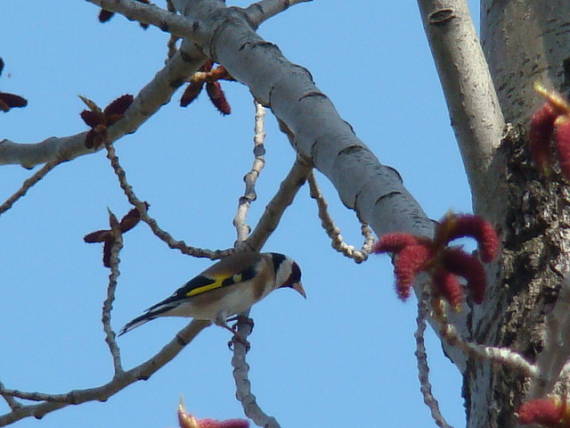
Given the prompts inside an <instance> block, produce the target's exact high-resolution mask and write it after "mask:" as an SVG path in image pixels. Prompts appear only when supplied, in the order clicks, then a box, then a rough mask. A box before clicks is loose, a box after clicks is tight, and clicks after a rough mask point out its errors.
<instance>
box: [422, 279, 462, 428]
mask: <svg viewBox="0 0 570 428" xmlns="http://www.w3.org/2000/svg"><path fill="white" fill-rule="evenodd" d="M429 299H430V295H429V291H427V288H426V289H425V290H424V291H423V292H422V294H421V295H420V296H419V297H418V316H417V318H416V323H417V326H418V327H417V330H416V333H415V334H414V337H415V339H416V352H415V355H416V360H417V363H418V378H419V380H420V390H421V393H422V395H423V397H424V403H425V404H426V406H428V408H429V410H430V412H431V417H432V418H433V420H434V422H435V423H436V425H437V426H438V427H441V428H453V427H452V426H451V425H449V424H448V423H447V421H446V420H445V418H444V417H443V415H442V414H441V410H440V409H439V403H438V401H437V399H436V398H435V397H434V395H433V393H432V391H431V383H430V380H429V365H428V362H427V353H426V347H425V342H424V332H425V330H426V318H427V315H428V302H429Z"/></svg>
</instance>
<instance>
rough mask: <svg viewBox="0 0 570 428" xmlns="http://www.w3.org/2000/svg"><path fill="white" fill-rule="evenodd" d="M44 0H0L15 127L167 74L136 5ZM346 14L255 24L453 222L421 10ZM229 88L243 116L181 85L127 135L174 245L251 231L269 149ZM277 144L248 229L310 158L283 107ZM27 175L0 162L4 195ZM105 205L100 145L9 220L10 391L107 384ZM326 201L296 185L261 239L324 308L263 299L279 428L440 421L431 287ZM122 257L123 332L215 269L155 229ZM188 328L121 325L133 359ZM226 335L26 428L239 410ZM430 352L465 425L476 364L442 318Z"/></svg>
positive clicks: (259, 320) (259, 311)
mask: <svg viewBox="0 0 570 428" xmlns="http://www.w3.org/2000/svg"><path fill="white" fill-rule="evenodd" d="M36 3H37V4H34V6H33V7H28V6H26V4H27V3H25V2H24V3H23V2H21V1H18V0H4V1H3V2H2V6H1V8H0V10H1V11H2V13H1V14H0V22H1V24H2V28H3V30H4V34H7V35H9V36H8V37H4V38H3V40H4V42H3V43H2V49H1V50H0V57H2V58H3V59H4V61H5V63H6V67H5V69H4V72H3V74H2V76H1V77H0V90H2V91H5V92H14V93H17V94H20V95H22V96H25V97H26V98H27V99H28V101H29V105H28V107H27V108H25V109H15V110H13V111H11V112H9V113H8V114H0V130H1V132H0V138H9V139H12V140H14V141H18V142H37V141H41V140H43V139H45V138H47V137H50V136H66V135H72V134H75V133H77V132H81V131H84V130H86V126H85V125H84V123H83V122H82V120H81V119H80V117H79V112H80V111H81V110H82V109H83V108H84V107H83V105H82V102H81V101H80V99H79V98H78V97H77V95H84V96H87V97H89V98H91V99H93V100H94V101H96V102H97V103H99V104H100V105H102V106H104V105H106V104H107V103H108V102H110V101H111V100H113V99H114V98H116V97H118V96H119V95H122V94H124V93H132V94H136V93H137V92H138V91H139V90H140V88H142V86H144V85H145V84H146V83H147V82H148V81H149V80H150V79H151V78H152V76H153V75H154V74H155V73H156V72H157V71H158V70H159V69H160V68H161V66H162V64H163V61H164V58H165V55H166V40H167V38H166V35H165V34H164V33H162V32H161V31H160V30H157V29H155V28H149V29H148V30H147V31H143V30H141V29H140V28H139V26H138V25H136V24H135V23H131V22H129V21H127V20H126V19H124V18H122V17H121V16H115V17H114V18H113V19H112V20H111V21H110V22H109V23H107V24H104V25H103V24H99V23H98V22H97V14H98V9H97V8H96V7H95V6H93V5H92V4H89V3H87V2H76V1H73V2H72V1H69V2H61V5H58V6H53V3H51V2H36ZM159 4H161V3H159ZM228 4H231V5H238V6H243V5H246V4H247V3H246V2H244V1H240V2H228ZM394 4H396V3H394ZM347 5H348V4H347V2H345V1H340V0H329V1H315V2H312V3H307V4H301V5H298V6H295V7H293V8H291V9H289V10H288V11H286V12H285V13H283V14H281V15H278V16H276V17H275V18H273V19H271V20H270V21H269V22H267V23H265V24H263V25H262V27H261V28H260V30H259V32H260V34H261V35H262V36H263V37H264V38H265V39H267V40H269V41H272V42H274V43H276V44H277V45H279V47H280V48H281V50H282V51H283V53H284V54H285V56H286V57H288V58H289V59H290V60H291V61H292V62H295V63H298V64H301V65H303V66H305V67H307V68H308V69H309V70H310V71H311V73H312V75H313V77H314V79H315V81H316V84H317V86H318V87H319V88H320V89H321V90H322V91H323V92H325V93H326V94H327V95H328V96H329V97H330V98H331V99H332V101H333V102H334V103H335V105H336V107H337V109H338V110H339V112H340V113H341V115H342V116H343V118H344V119H345V120H347V121H348V122H350V123H351V125H352V126H353V127H354V129H355V131H356V133H357V135H358V136H359V137H360V138H361V139H362V140H363V141H364V142H365V143H366V144H367V145H369V147H370V148H371V149H372V150H373V151H374V152H375V153H376V155H377V156H378V158H379V159H380V161H381V162H383V163H385V164H387V165H391V166H393V167H395V168H397V169H398V171H399V172H400V173H401V175H402V177H403V178H404V183H405V185H406V187H407V188H408V189H409V190H410V191H411V192H412V194H413V195H414V196H415V197H416V198H417V199H418V200H419V202H420V203H421V204H422V206H423V208H424V210H426V212H427V213H428V215H429V216H430V217H432V218H435V219H438V218H440V217H441V216H442V215H443V214H444V213H445V212H446V211H447V210H448V209H453V210H457V211H463V212H470V211H471V198H470V194H469V189H468V186H467V183H466V178H465V175H464V172H463V166H462V162H461V159H460V157H459V153H458V149H457V148H456V145H455V141H454V137H453V133H452V130H451V127H450V125H449V116H448V112H447V109H446V106H445V103H444V100H443V96H442V92H441V88H440V85H439V80H438V77H437V75H436V72H435V67H434V65H433V61H432V59H431V56H430V52H429V47H428V45H427V42H426V38H425V35H424V33H423V28H422V26H421V22H420V18H419V14H418V10H417V6H416V4H415V3H414V2H398V3H397V5H383V4H382V2H365V3H362V4H359V5H358V6H353V7H347ZM475 15H476V17H478V11H476V12H475ZM224 89H225V90H226V95H227V98H228V99H229V101H230V103H231V105H232V108H233V113H232V115H230V116H229V117H221V116H220V115H219V113H218V112H217V111H216V110H215V109H214V108H213V107H212V105H211V104H210V103H209V101H208V100H207V99H206V97H205V94H203V95H202V96H201V97H200V99H199V100H198V101H197V102H195V103H194V104H193V105H191V106H190V107H189V108H187V109H182V108H180V107H178V99H179V96H180V95H181V93H180V92H179V93H177V94H176V95H175V97H174V102H173V103H171V104H170V105H167V106H165V107H163V108H162V109H161V110H160V112H159V113H158V114H156V115H155V116H154V117H153V118H152V119H150V120H149V121H148V122H147V123H145V124H144V125H143V126H142V127H141V128H140V129H139V131H138V132H137V133H136V134H134V135H130V136H127V137H125V138H123V139H122V140H121V141H120V142H118V143H117V144H116V147H117V151H118V155H119V156H120V158H121V160H122V161H123V164H124V166H125V168H126V170H127V174H128V177H129V180H130V182H131V184H132V185H133V186H134V188H135V190H136V191H137V192H138V194H139V196H140V197H141V198H142V199H144V200H147V201H149V202H150V203H151V210H150V214H151V215H152V216H154V217H155V218H156V219H157V220H158V221H159V223H160V224H161V225H162V226H163V227H164V228H165V229H167V230H168V231H170V232H171V233H172V234H173V235H174V236H175V237H177V238H179V239H184V240H186V242H188V243H190V244H192V245H196V246H202V247H209V248H214V249H215V248H227V247H229V246H231V245H232V244H233V242H234V240H235V231H234V228H233V226H232V219H233V217H234V215H235V209H236V206H237V200H238V198H239V196H240V195H241V194H242V193H243V182H242V177H243V175H244V174H245V172H247V171H248V170H249V168H250V165H251V162H252V159H253V158H252V155H251V150H252V143H251V141H252V129H253V105H252V102H251V97H250V96H249V93H248V91H247V89H246V88H244V87H242V86H240V85H239V84H235V83H234V84H227V83H226V84H224ZM266 149H267V155H266V159H267V165H266V169H265V170H264V171H263V174H262V176H261V178H260V180H259V181H258V185H257V190H258V200H257V201H256V202H255V203H254V205H253V206H252V209H251V211H250V217H249V219H250V222H251V223H252V224H254V221H255V220H256V219H257V218H259V216H260V215H261V213H263V210H264V207H265V203H266V202H267V201H268V200H269V199H270V198H271V197H272V195H273V193H274V192H275V190H276V189H277V187H278V185H279V183H280V181H281V179H282V178H283V177H284V175H285V174H286V173H287V171H288V170H289V168H290V165H291V163H292V161H293V159H294V154H293V151H292V149H291V148H290V146H289V143H288V141H287V140H286V138H285V137H284V136H283V135H282V134H281V133H280V132H279V131H278V129H277V127H276V123H275V120H274V119H273V118H272V117H271V116H270V115H268V120H267V140H266ZM31 173H32V172H30V171H27V170H24V169H23V168H21V167H18V166H2V167H1V168H0V192H1V193H0V197H1V198H2V199H5V198H7V197H8V196H9V195H11V194H12V193H13V192H14V191H15V190H16V189H17V188H18V187H19V186H20V184H21V182H22V181H23V180H24V179H25V178H26V177H28V176H29V175H30V174H31ZM319 178H320V180H319V182H320V184H321V187H322V188H323V190H324V192H325V194H326V195H327V196H328V202H329V204H330V207H331V213H332V215H333V217H334V218H335V220H336V221H337V223H338V224H339V226H340V227H341V228H342V230H343V236H345V237H346V239H347V241H349V243H353V244H354V245H357V246H359V245H360V244H361V238H360V236H359V225H358V223H357V222H356V219H355V216H354V214H353V212H351V211H349V210H347V209H346V208H345V207H344V206H343V205H342V203H340V202H339V200H338V198H337V195H336V192H335V191H334V189H333V188H332V187H331V186H330V185H329V183H328V182H327V181H326V179H325V178H324V177H322V176H320V177H319ZM107 207H109V208H111V209H112V210H113V211H115V212H116V213H117V214H119V215H122V214H124V213H125V212H126V211H128V209H129V205H128V203H127V201H126V199H125V197H124V196H123V195H122V193H121V191H120V189H119V187H118V186H117V183H116V178H115V176H114V175H113V173H112V171H111V168H110V166H109V165H108V162H107V161H106V159H105V156H104V154H103V152H99V153H97V154H94V155H90V156H84V157H82V158H79V159H76V160H74V161H73V162H69V163H67V164H63V165H60V166H59V167H58V168H57V169H56V170H54V171H52V172H51V173H50V174H49V175H48V176H47V177H46V179H45V180H43V181H42V182H40V183H39V184H38V185H36V186H35V187H34V188H33V189H32V190H31V191H30V192H29V194H28V195H27V196H26V197H25V198H24V199H22V200H20V201H18V203H17V204H16V205H15V206H14V207H13V209H12V210H10V211H8V212H7V213H5V214H4V215H2V216H1V217H0V236H1V237H2V239H1V240H0V257H1V260H2V269H1V270H0V283H1V284H2V292H3V298H2V299H1V300H0V325H2V326H3V328H2V329H0V342H1V343H2V356H1V357H0V381H2V382H4V384H5V385H6V387H9V388H18V389H22V390H26V391H41V392H54V393H57V392H65V391H68V390H70V389H79V388H88V387H93V386H98V385H100V384H102V383H105V382H107V381H108V380H109V379H110V377H111V376H112V362H111V359H110V356H109V354H108V351H107V347H106V345H105V342H104V335H103V332H102V327H101V323H100V316H101V304H102V301H103V299H104V296H105V294H106V285H107V275H108V271H107V269H104V268H103V267H102V265H101V248H100V247H99V246H97V245H87V244H84V243H83V241H82V237H83V235H85V234H86V233H88V232H91V231H93V230H96V229H100V228H103V227H105V226H106V224H107V216H106V209H107ZM316 210H317V208H316V206H315V204H314V202H313V201H312V200H311V199H310V198H309V196H308V189H307V188H303V189H301V191H300V193H299V195H298V197H297V199H296V202H295V203H294V205H293V206H292V207H291V208H290V209H289V210H288V211H287V212H286V214H285V216H284V218H283V220H282V224H281V226H280V227H279V229H278V230H277V231H276V232H275V234H274V235H273V236H272V237H271V239H270V240H269V242H268V243H267V245H266V247H265V248H264V250H267V251H277V252H283V253H286V254H288V255H290V256H291V257H293V258H295V259H296V260H297V261H298V262H299V264H300V266H301V268H302V270H303V283H304V285H305V288H306V291H307V294H308V299H307V300H306V301H304V300H303V299H300V298H299V297H298V295H296V294H295V293H292V292H289V291H288V290H279V291H278V292H276V293H274V294H272V295H271V296H270V297H268V298H267V299H266V300H264V301H263V302H261V303H260V304H259V305H257V306H256V307H254V309H253V312H252V315H253V317H254V319H255V322H256V326H255V330H254V333H253V335H252V336H251V337H250V341H251V344H252V350H251V352H250V353H249V362H250V364H251V367H252V371H251V380H252V383H253V391H254V393H255V395H256V396H257V398H258V401H259V403H260V404H261V405H262V407H263V408H264V410H266V411H267V412H268V413H270V414H272V415H274V416H276V417H277V418H278V420H279V421H280V422H281V424H282V426H283V427H304V428H319V427H325V426H326V427H331V428H336V427H339V428H340V427H343V426H354V427H358V426H367V427H412V426H432V425H433V422H432V421H431V418H430V416H429V413H428V410H427V408H426V407H425V406H424V404H423V402H422V398H421V395H420V392H419V384H418V381H417V370H416V362H415V358H414V355H413V353H414V338H413V332H414V329H415V316H416V302H415V298H411V299H410V300H409V301H408V302H406V303H402V302H401V301H399V300H398V299H397V298H396V296H395V293H394V290H393V276H392V267H391V265H390V263H389V258H388V257H385V256H383V257H380V256H373V257H371V258H370V260H369V261H368V262H366V263H364V264H362V265H356V264H355V263H353V262H351V261H350V260H348V259H346V258H344V257H343V256H341V255H340V254H338V253H336V252H334V251H333V250H332V249H331V247H330V242H329V239H328V238H327V236H326V235H325V233H324V231H323V230H322V229H321V228H320V225H319V224H320V221H319V219H318V217H317V216H316ZM121 259H122V264H121V272H122V274H121V277H120V284H119V288H118V291H117V300H116V302H115V305H114V307H115V309H114V312H113V326H114V328H115V329H119V328H120V327H121V326H122V325H123V324H124V323H125V322H127V321H129V320H130V319H132V318H134V317H135V316H137V315H138V314H140V312H141V311H142V310H144V309H145V308H147V307H148V306H150V305H152V304H154V303H156V302H157V301H159V300H160V299H163V298H165V297H167V296H168V295H170V293H171V292H172V291H173V290H174V289H176V288H178V287H179V286H180V285H182V284H183V283H184V282H185V281H186V280H188V279H189V278H190V277H192V276H194V275H195V274H196V273H198V272H199V271H201V270H202V269H204V268H206V267H207V266H208V265H209V264H210V261H208V260H204V259H192V258H189V257H187V256H183V255H181V254H179V253H177V252H175V251H172V250H169V249H168V248H167V247H166V246H165V245H164V244H163V243H162V242H160V241H158V240H157V239H155V238H154V237H153V235H152V234H151V233H150V231H149V230H148V229H147V228H146V227H145V226H144V225H140V226H139V227H137V228H135V229H134V230H133V231H131V232H129V233H128V234H127V235H126V236H125V248H124V250H123V253H122V254H121ZM184 325H186V320H184V319H162V320H156V321H154V322H152V323H149V324H147V325H145V326H144V327H141V328H139V329H137V330H135V331H133V332H131V333H129V334H128V335H125V336H123V337H121V338H120V339H119V344H120V346H121V349H122V353H123V358H124V364H125V366H126V367H127V368H130V367H132V366H133V365H135V364H138V363H140V362H142V361H144V360H146V359H147V358H148V357H149V356H151V355H152V354H153V353H155V352H156V351H157V350H159V349H160V348H161V347H162V346H163V345H164V344H165V343H167V342H168V341H170V340H171V339H172V337H173V336H174V335H175V334H176V332H177V331H178V330H179V329H181V328H182V327H183V326H184ZM228 339H229V338H228V334H227V332H225V331H223V330H222V329H219V328H215V327H212V328H209V329H207V330H206V331H204V332H203V333H202V334H201V335H200V336H199V337H198V338H197V340H196V341H195V342H194V343H192V344H191V345H190V346H188V347H187V348H186V349H185V350H184V351H183V352H182V353H181V354H180V355H179V356H178V357H177V358H176V359H175V360H174V361H173V362H172V363H171V364H169V365H167V366H166V367H164V368H163V369H162V370H160V371H159V372H158V373H157V374H155V375H154V376H153V377H152V378H151V379H150V380H149V381H147V382H139V383H137V384H134V385H132V386H130V387H128V388H127V389H126V390H123V391H122V392H120V393H118V394H117V395H116V396H114V397H113V398H111V399H110V400H109V401H108V402H107V403H87V404H83V405H81V406H77V407H68V408H66V409H63V410H59V411H56V412H53V413H51V414H48V415H47V416H46V417H45V418H44V419H42V420H41V421H37V420H35V419H29V418H28V419H25V420H22V421H20V422H18V423H16V424H15V425H14V426H17V427H18V428H25V427H42V428H56V427H57V428H67V427H70V428H71V427H77V426H79V425H81V426H82V427H84V428H95V427H125V426H136V427H140V428H143V427H144V428H146V427H149V428H150V427H174V426H176V416H175V410H176V406H177V403H178V400H179V398H180V397H181V396H183V397H184V399H185V401H186V404H187V407H188V409H189V410H190V411H192V412H194V413H195V414H196V415H197V416H198V417H213V418H219V419H222V418H230V417H239V416H241V414H242V412H241V408H240V405H239V404H238V403H237V401H236V400H235V398H234V387H233V379H232V368H231V365H230V359H231V356H232V354H231V352H230V351H228V349H227V347H226V342H227V341H228ZM428 347H429V350H430V351H431V353H430V356H431V359H430V364H431V368H432V380H433V384H434V391H435V394H436V396H437V397H438V398H439V399H440V401H441V406H442V410H443V413H444V415H445V416H446V417H447V418H448V421H449V422H450V423H451V424H453V425H454V426H456V427H462V426H464V425H465V422H464V410H463V402H462V398H461V378H460V376H459V373H458V371H457V370H456V369H455V367H454V366H452V365H451V363H449V362H448V361H447V360H446V359H445V357H444V356H443V354H442V352H441V347H440V344H439V342H438V341H437V340H436V339H435V338H434V335H433V334H432V333H431V331H430V332H429V333H428ZM0 406H2V407H3V410H2V412H4V411H6V410H7V408H4V407H5V406H4V404H3V403H2V404H0Z"/></svg>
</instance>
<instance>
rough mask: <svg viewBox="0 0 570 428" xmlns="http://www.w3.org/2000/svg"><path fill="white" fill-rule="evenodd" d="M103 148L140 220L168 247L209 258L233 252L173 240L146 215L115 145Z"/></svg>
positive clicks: (109, 144) (143, 205) (142, 203)
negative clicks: (198, 246) (128, 179)
mask: <svg viewBox="0 0 570 428" xmlns="http://www.w3.org/2000/svg"><path fill="white" fill-rule="evenodd" d="M105 148H106V149H107V159H109V161H110V162H111V167H112V168H113V171H114V172H115V175H116V176H117V179H118V180H119V184H120V186H121V189H123V192H124V193H125V195H126V196H127V199H128V200H129V202H130V203H131V204H132V205H133V206H134V207H136V209H137V210H138V211H139V213H140V216H141V220H142V221H144V222H145V223H146V224H148V225H149V227H150V229H151V230H152V232H153V233H154V234H155V235H156V236H157V237H158V238H159V239H161V240H162V241H163V242H165V243H166V244H167V245H168V246H169V247H170V248H172V249H177V250H179V251H180V252H181V253H183V254H186V255H189V256H193V257H205V258H209V259H219V258H221V257H224V256H227V255H229V254H231V253H232V252H233V250H209V249H206V248H197V247H190V246H188V245H186V243H185V242H184V241H178V240H175V239H174V238H173V237H172V235H170V233H168V232H167V231H165V230H164V229H162V228H161V227H160V226H159V225H158V223H157V222H156V220H155V219H154V218H152V217H150V216H149V215H148V212H147V206H146V204H145V203H144V202H143V201H141V200H140V199H139V198H138V197H137V196H136V194H135V192H134V191H133V188H132V186H131V185H130V184H129V182H128V181H127V174H126V172H125V170H124V169H123V167H122V166H121V164H120V163H119V158H118V156H117V154H116V152H115V147H114V146H113V145H112V144H111V143H106V144H105Z"/></svg>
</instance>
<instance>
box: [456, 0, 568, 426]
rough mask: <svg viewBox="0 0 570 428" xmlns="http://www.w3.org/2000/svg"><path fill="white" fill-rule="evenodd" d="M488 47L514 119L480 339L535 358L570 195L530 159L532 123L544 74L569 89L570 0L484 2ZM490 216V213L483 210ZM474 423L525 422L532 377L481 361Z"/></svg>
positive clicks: (473, 391) (469, 395) (477, 321)
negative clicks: (497, 250)
mask: <svg viewBox="0 0 570 428" xmlns="http://www.w3.org/2000/svg"><path fill="white" fill-rule="evenodd" d="M481 14H482V20H481V21H482V35H483V46H484V51H485V54H486V57H487V60H488V62H489V67H490V69H491V74H492V76H493V80H494V83H495V87H496V88H497V92H498V96H499V102H500V104H501V108H502V110H503V114H504V116H505V119H506V121H508V122H510V123H512V124H513V127H512V128H511V130H510V132H509V133H508V134H507V136H506V137H505V138H504V140H503V142H502V144H501V147H500V148H499V152H498V156H497V159H496V162H495V167H496V168H497V169H498V173H499V174H500V175H499V176H500V177H501V178H500V183H501V185H506V194H505V196H506V197H504V198H500V199H498V200H497V201H496V208H497V209H496V210H495V211H496V212H503V213H504V216H503V224H502V225H501V228H502V242H503V256H502V259H501V261H500V263H499V266H498V269H497V272H500V273H499V274H498V275H497V277H496V282H495V284H494V286H493V287H492V290H491V292H490V293H489V300H488V301H487V302H486V303H485V304H484V305H483V306H482V307H481V308H476V309H475V310H474V312H473V320H472V334H473V339H474V340H475V341H477V342H480V343H486V344H493V345H497V346H505V347H509V348H511V349H513V350H516V351H518V352H520V353H522V354H523V355H524V356H525V357H526V358H528V359H529V360H530V361H532V362H534V361H535V360H536V357H537V355H538V354H539V353H540V352H541V350H542V348H543V337H544V321H545V315H547V314H548V313H549V312H550V311H551V310H552V306H553V304H554V303H555V302H556V299H557V297H558V290H559V287H560V283H561V279H562V276H563V274H564V273H566V272H568V267H569V266H568V265H569V262H568V254H569V252H570V246H569V244H568V242H569V241H568V238H569V237H570V236H569V234H570V232H569V231H570V210H569V207H570V192H569V190H568V185H567V183H565V182H564V180H563V179H562V178H561V176H560V175H559V174H558V173H555V174H554V175H553V176H552V177H550V179H546V178H544V177H540V176H539V175H538V174H537V172H536V169H535V168H534V166H532V165H531V163H530V160H529V152H528V149H527V142H528V138H527V132H526V129H527V122H528V119H529V117H530V115H531V114H532V113H533V111H534V109H535V108H536V107H537V106H538V105H540V104H541V103H542V102H543V100H541V98H540V97H539V96H538V95H536V94H535V93H534V91H533V89H532V86H533V82H534V81H536V80H539V81H541V82H543V83H544V84H545V85H546V86H549V87H551V88H553V89H557V90H564V89H567V88H568V87H569V81H568V79H567V75H568V72H567V71H565V68H567V69H568V68H570V67H569V65H570V59H568V55H569V51H568V46H570V3H568V2H567V1H563V0H556V1H548V2H536V1H530V0H525V1H520V0H519V1H503V0H500V1H492V0H484V1H483V2H482V5H481ZM482 214H483V215H484V214H485V213H482ZM464 380H465V382H464V396H465V399H466V409H467V416H468V426H469V427H472V428H475V427H478V428H479V427H481V428H482V427H490V428H493V427H501V428H506V427H515V426H517V422H516V420H515V417H514V413H515V411H516V409H517V408H518V406H519V405H520V403H521V401H522V400H524V399H525V394H526V393H527V392H528V389H529V382H528V380H527V379H524V378H522V377H521V376H520V375H518V374H517V373H514V372H513V371H511V370H506V369H504V368H500V367H495V368H491V367H490V366H489V365H488V364H481V363H480V362H473V361H471V362H470V364H469V366H468V369H467V371H466V372H465V377H464Z"/></svg>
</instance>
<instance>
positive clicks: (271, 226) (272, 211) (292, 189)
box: [244, 159, 312, 251]
mask: <svg viewBox="0 0 570 428" xmlns="http://www.w3.org/2000/svg"><path fill="white" fill-rule="evenodd" d="M311 169H312V168H311V167H310V166H309V165H307V163H305V162H304V161H302V160H299V159H297V160H296V161H295V163H294V164H293V166H292V167H291V170H290V171H289V174H287V177H285V179H284V180H283V181H282V182H281V185H280V186H279V190H278V191H277V193H276V194H275V196H273V198H272V199H271V201H270V202H269V203H268V204H267V206H266V207H265V211H264V213H263V215H262V216H261V218H260V219H259V222H258V223H257V226H255V229H254V230H253V232H252V233H251V235H250V236H249V238H247V239H246V241H245V243H244V245H247V247H248V248H250V249H251V250H252V251H259V250H260V249H261V248H262V247H263V245H264V244H265V242H266V241H267V239H268V238H269V236H270V235H271V233H273V231H274V230H275V228H276V227H277V225H278V224H279V221H280V220H281V216H282V215H283V212H284V211H285V209H286V208H287V207H288V206H289V205H291V203H292V202H293V199H294V198H295V195H296V194H297V192H298V191H299V189H300V188H301V186H302V185H303V184H305V181H306V180H307V177H308V176H309V173H310V172H311Z"/></svg>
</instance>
